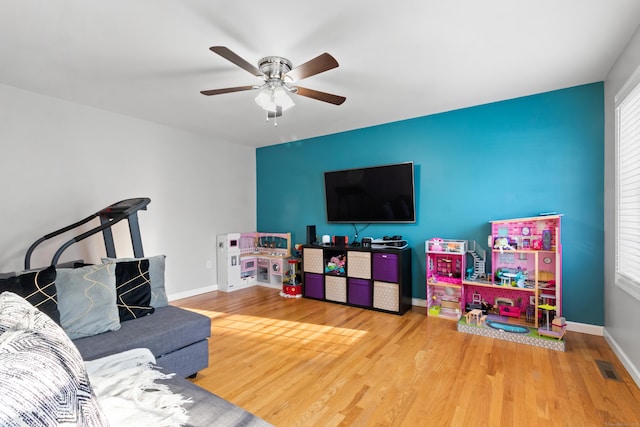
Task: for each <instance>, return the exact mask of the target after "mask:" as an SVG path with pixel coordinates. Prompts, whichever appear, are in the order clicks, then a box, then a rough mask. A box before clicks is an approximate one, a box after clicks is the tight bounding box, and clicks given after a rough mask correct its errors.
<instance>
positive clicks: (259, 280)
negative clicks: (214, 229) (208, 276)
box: [216, 231, 291, 292]
mask: <svg viewBox="0 0 640 427" xmlns="http://www.w3.org/2000/svg"><path fill="white" fill-rule="evenodd" d="M216 240H217V242H216V243H217V262H218V265H217V267H218V289H219V290H221V291H224V292H231V291H235V290H238V289H244V288H248V287H249V286H255V285H260V286H266V287H270V288H274V289H282V284H283V282H284V281H285V280H286V278H287V274H288V273H289V264H288V261H287V259H288V258H289V257H290V256H291V233H263V232H258V231H253V232H248V233H227V234H219V235H218V236H217V238H216Z"/></svg>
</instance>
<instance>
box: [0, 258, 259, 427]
mask: <svg viewBox="0 0 640 427" xmlns="http://www.w3.org/2000/svg"><path fill="white" fill-rule="evenodd" d="M83 268H84V270H80V269H74V270H73V271H66V272H65V271H63V269H58V270H56V269H55V268H53V267H49V268H46V269H43V270H37V271H32V272H27V273H25V272H18V273H9V274H2V275H0V296H1V295H5V293H4V292H3V291H10V292H7V293H6V294H10V293H16V294H18V295H20V296H22V297H23V298H25V300H26V301H27V302H29V303H30V304H31V305H32V306H33V307H36V308H38V309H39V310H36V311H37V312H40V313H46V315H47V316H48V317H47V316H45V317H47V319H49V322H50V320H54V322H55V323H57V325H56V328H58V325H60V326H63V325H65V324H66V325H70V326H69V329H65V331H64V332H63V331H62V328H59V329H60V334H61V335H63V336H65V338H66V339H67V340H69V338H71V340H69V345H70V346H72V347H75V348H76V349H77V354H78V357H82V359H83V360H85V361H91V360H95V359H101V358H103V357H105V356H111V355H115V354H117V353H122V352H125V351H127V350H131V349H134V348H148V349H149V350H150V351H151V353H152V355H153V356H154V358H155V360H156V365H157V366H158V368H159V369H160V370H161V371H162V372H164V373H167V374H171V373H173V374H175V375H173V376H171V377H170V378H168V379H161V380H160V382H161V383H164V384H166V385H168V386H169V388H170V389H171V391H172V392H174V393H178V394H181V395H182V396H183V397H185V398H187V399H188V401H187V402H186V403H185V404H184V409H186V411H187V414H188V422H187V423H186V424H184V425H185V426H186V427H213V426H220V427H222V426H247V427H249V426H251V427H254V426H255V427H263V426H269V425H270V424H268V423H267V422H265V421H263V420H261V419H260V418H258V417H256V416H255V415H253V414H251V413H249V412H247V411H245V410H243V409H242V408H239V407H238V406H236V405H234V404H232V403H230V402H227V401H226V400H224V399H222V398H220V397H218V396H216V395H215V394H213V393H210V392H209V391H207V390H205V389H203V388H201V387H199V386H197V385H196V384H194V383H193V382H191V381H189V380H188V379H186V377H188V376H192V375H194V374H196V373H197V372H198V371H200V370H202V369H204V368H206V367H207V366H208V364H209V360H208V359H209V357H208V355H209V346H208V339H209V337H210V335H211V319H210V318H209V317H207V316H204V315H202V314H199V313H195V312H192V311H189V310H186V309H182V308H179V307H175V306H172V305H169V304H168V301H167V299H166V295H164V289H163V284H162V286H161V287H160V288H157V287H156V288H155V289H152V290H151V292H152V293H153V294H154V295H153V297H152V299H151V303H152V304H156V305H155V306H154V307H153V309H152V310H151V309H150V310H149V312H150V314H147V315H141V316H138V317H137V318H133V319H131V320H126V321H123V320H122V319H121V321H116V322H115V324H116V325H117V327H114V326H113V325H111V327H110V329H106V330H105V329H104V328H102V329H100V328H101V326H102V322H100V321H98V322H96V321H95V318H92V321H91V322H85V321H82V320H83V319H82V318H81V319H75V321H73V320H74V319H73V318H72V317H73V316H72V314H73V313H71V314H70V313H68V311H69V308H70V306H73V308H77V309H80V311H82V312H83V313H84V311H83V310H84V309H83V307H84V306H87V307H90V308H91V310H89V311H87V313H88V317H91V316H92V314H91V313H93V312H95V311H98V310H97V309H98V308H99V306H100V300H103V301H112V300H111V298H112V297H113V298H115V296H114V290H113V289H112V288H111V286H113V285H110V286H106V280H102V279H105V277H104V276H105V275H107V273H108V272H112V270H114V269H113V268H112V267H108V268H107V267H104V266H99V265H97V266H87V267H83ZM56 272H57V277H56ZM108 274H109V277H111V273H108ZM100 275H103V276H100ZM69 277H72V278H73V280H71V281H76V282H77V283H69ZM145 277H146V276H145ZM87 279H90V280H87ZM98 279H100V280H102V282H100V281H99V280H98ZM152 279H153V277H152ZM147 280H148V278H147ZM96 284H98V285H99V286H96ZM153 286H154V285H153V283H152V288H153ZM107 288H109V291H108V292H107V291H106V289H107ZM56 290H57V293H58V298H57V302H56V299H55V298H54V295H55V293H56ZM158 290H161V291H162V292H157V291H158ZM105 295H107V297H105ZM76 296H81V298H80V299H75V297H76ZM70 297H71V298H72V299H73V304H70V303H69V302H68V301H66V303H65V299H68V298H70ZM159 297H160V298H159ZM118 298H120V297H118ZM158 298H159V299H158ZM118 301H120V299H118ZM120 302H121V301H120ZM107 305H108V306H109V307H110V308H109V310H107V311H104V309H103V311H104V313H102V314H101V315H100V316H98V317H97V318H98V319H105V322H106V323H109V322H110V320H111V321H113V316H116V318H117V317H118V312H117V310H116V311H115V313H114V311H113V310H114V308H113V307H111V306H112V305H113V302H109V303H108V304H107ZM121 308H122V307H121ZM125 308H128V307H126V306H125ZM72 311H73V310H72ZM109 313H110V315H111V317H109V316H106V317H105V315H106V314H109ZM5 314H6V313H5ZM2 315H3V313H2V310H0V318H1V317H2ZM42 316H44V314H43V315H42ZM5 317H6V316H5ZM7 318H8V319H9V320H10V321H11V316H8V317H7ZM78 320H79V321H78ZM54 322H50V325H54V324H55V323H54ZM0 323H1V322H0ZM111 323H113V322H111ZM96 328H97V329H96ZM96 331H98V332H96ZM65 333H66V334H70V336H69V337H66V335H65ZM78 334H80V336H76V337H75V338H74V337H73V336H74V335H78ZM6 336H8V335H6ZM4 337H5V336H3V335H2V325H1V324H0V341H1V340H2V339H3V338H4ZM7 349H8V350H10V349H11V348H10V346H9V347H7ZM7 349H5V350H7ZM23 353H24V352H23ZM24 354H25V356H20V357H27V360H29V359H28V358H29V356H28V355H27V354H28V353H24ZM2 355H3V350H2V349H0V357H2ZM12 357H17V356H16V355H14V356H12ZM23 360H24V359H23ZM18 364H19V360H18ZM1 380H2V377H1V376H0V384H2V381H1ZM151 391H153V390H151ZM8 392H11V393H14V392H15V390H2V387H0V395H5V393H8ZM14 394H15V393H14ZM2 412H3V411H2V410H0V415H3V413H2ZM31 413H32V414H33V413H34V412H31ZM5 415H6V414H5ZM0 419H2V416H0ZM11 419H13V418H11ZM0 424H2V423H1V422H0ZM2 425H4V424H2Z"/></svg>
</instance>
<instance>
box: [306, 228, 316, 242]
mask: <svg viewBox="0 0 640 427" xmlns="http://www.w3.org/2000/svg"><path fill="white" fill-rule="evenodd" d="M315 244H316V226H315V225H307V245H315Z"/></svg>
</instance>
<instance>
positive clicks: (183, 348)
mask: <svg viewBox="0 0 640 427" xmlns="http://www.w3.org/2000/svg"><path fill="white" fill-rule="evenodd" d="M210 335H211V320H210V319H209V318H208V317H206V316H203V315H202V314H198V313H194V312H192V311H188V310H185V309H182V308H179V307H174V306H171V305H168V306H165V307H159V308H156V309H155V312H154V313H153V314H150V315H148V316H145V317H141V318H139V319H133V320H127V321H126V322H122V323H121V325H120V329H119V330H117V331H109V332H104V333H102V334H98V335H94V336H90V337H85V338H79V339H75V340H73V343H74V344H75V345H76V347H77V348H78V350H79V351H80V354H81V355H82V358H83V359H84V360H94V359H98V358H100V357H105V356H110V355H112V354H115V353H120V352H122V351H125V350H130V349H132V348H136V347H144V348H148V349H149V350H151V353H153V355H154V356H155V358H156V363H157V364H158V365H159V366H161V367H162V368H164V370H165V371H167V372H173V373H175V374H177V375H179V376H181V377H188V376H192V375H194V374H196V373H197V372H198V371H199V370H201V369H204V368H206V367H207V366H208V365H209V345H208V337H209V336H210Z"/></svg>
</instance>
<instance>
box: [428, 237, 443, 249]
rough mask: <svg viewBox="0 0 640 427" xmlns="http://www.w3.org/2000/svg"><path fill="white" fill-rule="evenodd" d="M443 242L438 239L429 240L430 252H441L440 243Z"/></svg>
mask: <svg viewBox="0 0 640 427" xmlns="http://www.w3.org/2000/svg"><path fill="white" fill-rule="evenodd" d="M443 241H444V240H443V239H441V238H439V237H434V238H433V239H431V250H432V251H442V250H443V248H442V242H443Z"/></svg>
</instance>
